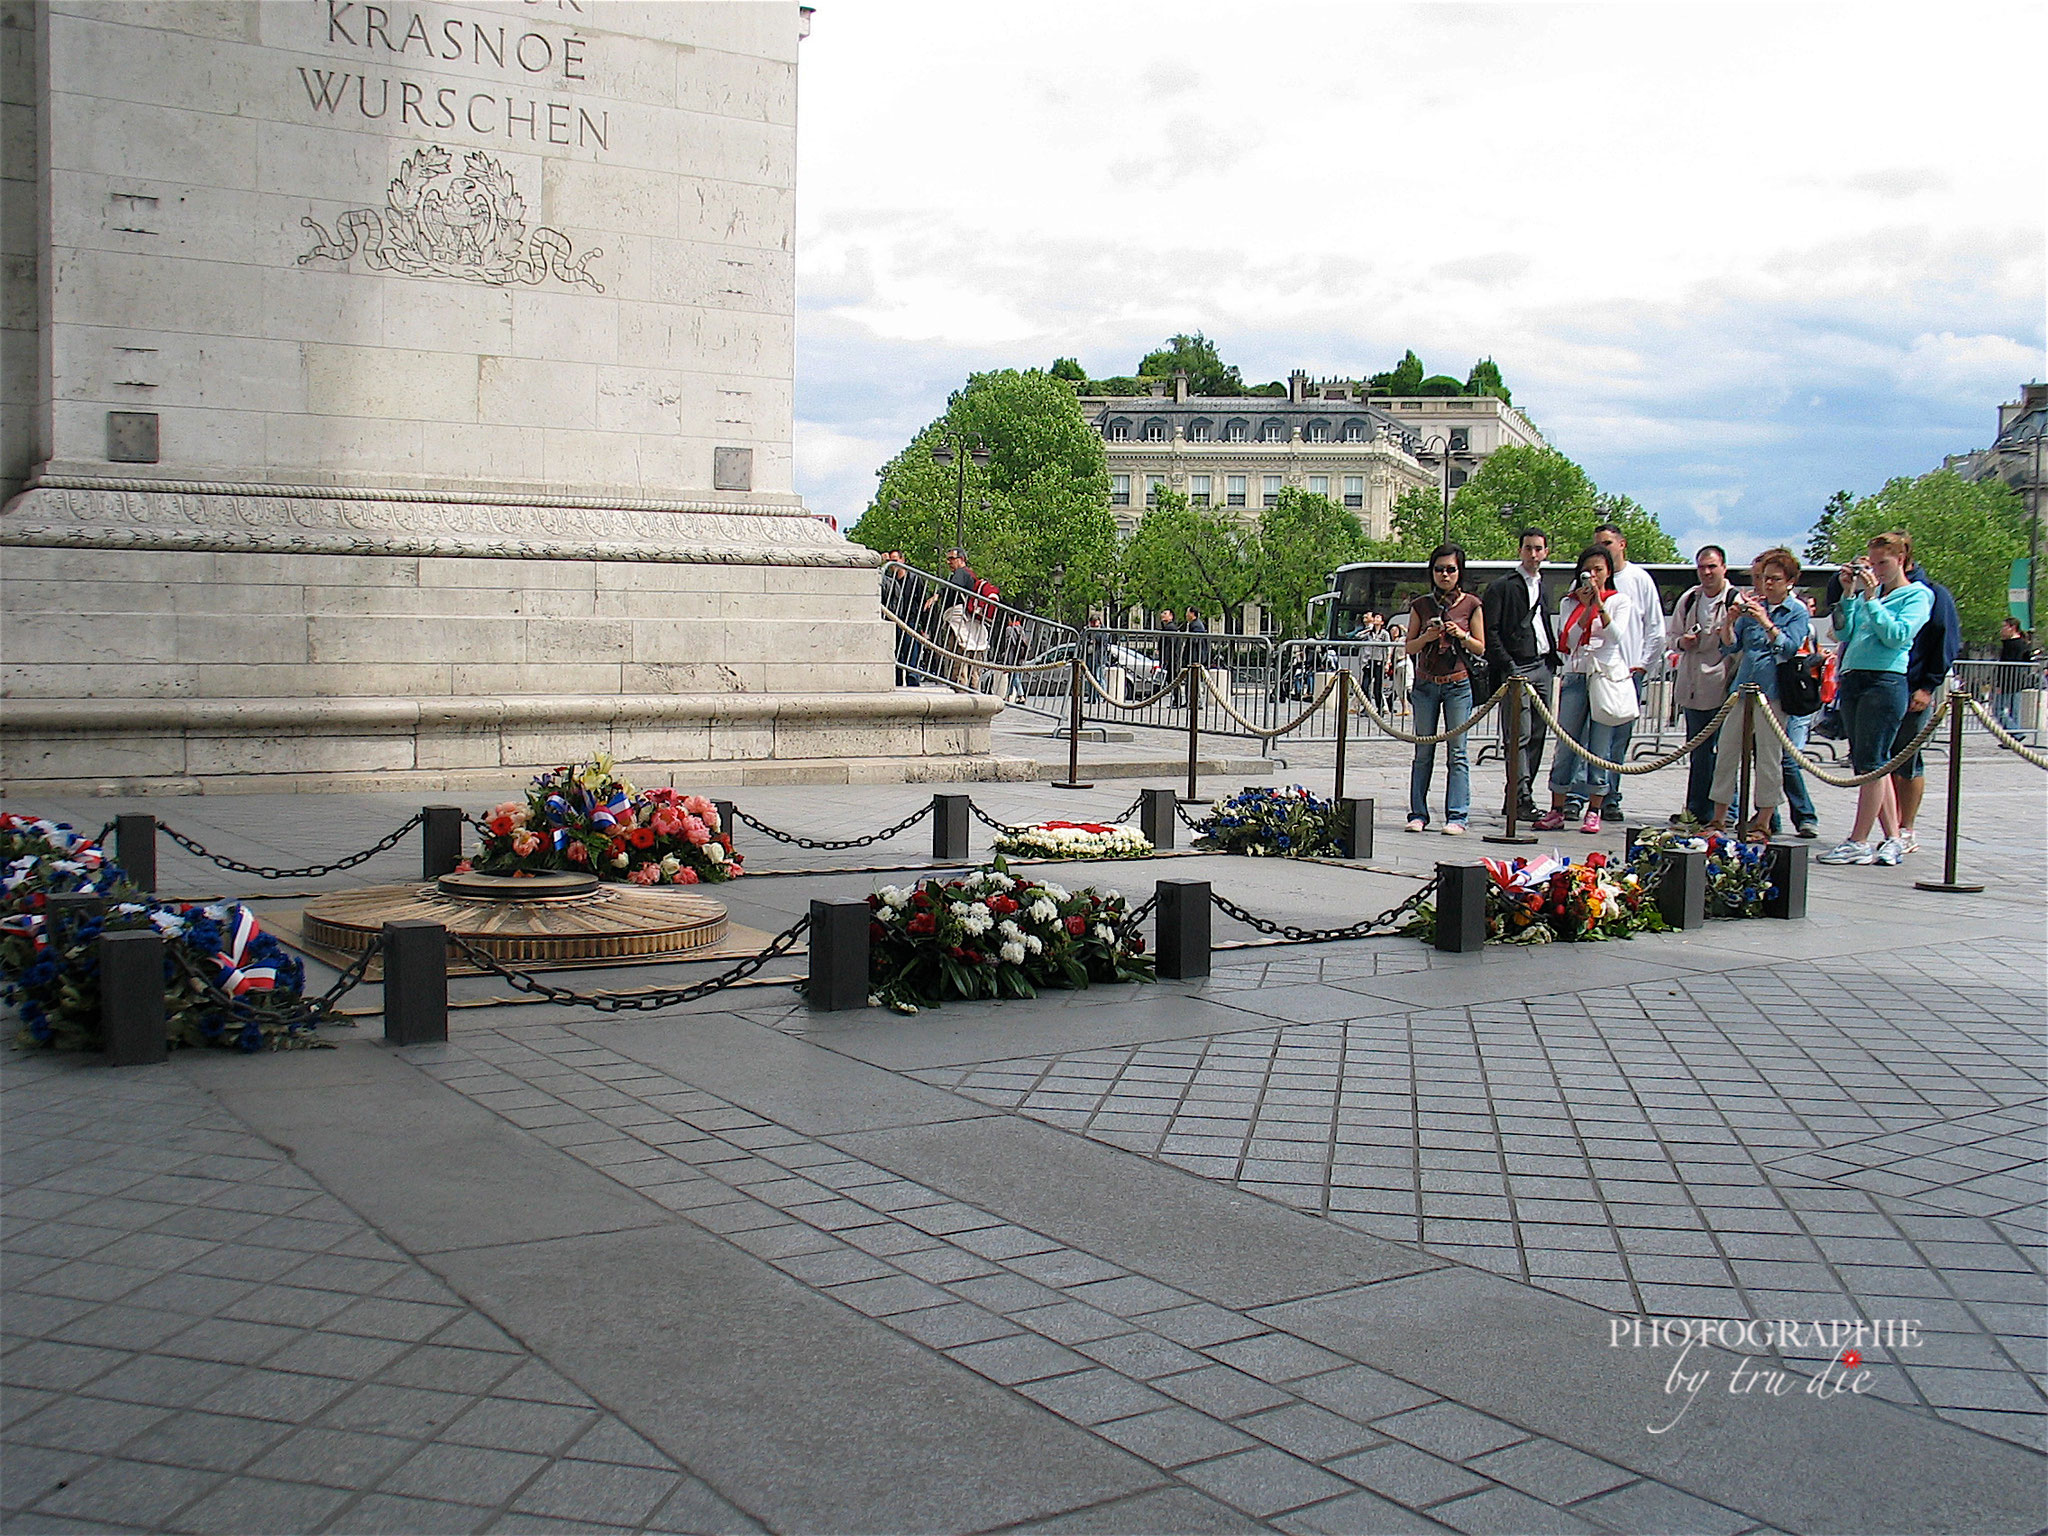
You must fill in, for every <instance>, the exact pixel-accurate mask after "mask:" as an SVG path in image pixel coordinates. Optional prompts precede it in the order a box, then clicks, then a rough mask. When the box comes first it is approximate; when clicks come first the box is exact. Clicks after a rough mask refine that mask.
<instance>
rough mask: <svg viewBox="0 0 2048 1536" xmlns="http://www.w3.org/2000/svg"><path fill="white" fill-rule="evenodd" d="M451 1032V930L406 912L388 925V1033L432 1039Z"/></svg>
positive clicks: (404, 1040)
mask: <svg viewBox="0 0 2048 1536" xmlns="http://www.w3.org/2000/svg"><path fill="white" fill-rule="evenodd" d="M447 1038H448V931H447V930H446V929H445V928H443V927H442V926H441V925H440V924H439V923H429V922H424V921H421V920H418V919H414V918H405V919H402V920H401V921H398V922H392V923H386V924H385V925H384V1039H385V1041H386V1042H387V1043H389V1044H391V1045H431V1044H433V1043H435V1042H437V1041H443V1040H446V1039H447Z"/></svg>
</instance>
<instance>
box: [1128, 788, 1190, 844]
mask: <svg viewBox="0 0 2048 1536" xmlns="http://www.w3.org/2000/svg"><path fill="white" fill-rule="evenodd" d="M1179 804H1180V796H1179V795H1178V794H1176V793H1175V792H1174V791H1172V790H1170V789H1141V790H1139V791H1138V830H1139V831H1141V832H1143V833H1144V834H1145V841H1146V842H1148V843H1150V844H1151V845H1152V846H1153V847H1154V848H1171V847H1172V846H1173V833H1174V825H1173V824H1174V823H1175V822H1176V821H1178V820H1179V819H1180V817H1179V816H1178V815H1176V814H1175V812H1176V808H1177V807H1178V806H1179Z"/></svg>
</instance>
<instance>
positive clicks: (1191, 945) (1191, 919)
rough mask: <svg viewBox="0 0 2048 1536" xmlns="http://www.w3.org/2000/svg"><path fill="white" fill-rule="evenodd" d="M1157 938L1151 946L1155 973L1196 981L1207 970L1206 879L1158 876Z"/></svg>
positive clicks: (1174, 979) (1207, 893)
mask: <svg viewBox="0 0 2048 1536" xmlns="http://www.w3.org/2000/svg"><path fill="white" fill-rule="evenodd" d="M1153 889H1154V893H1155V894H1156V895H1157V897H1158V900H1159V906H1158V942H1157V943H1156V944H1155V945H1154V946H1153V948H1154V951H1155V953H1156V954H1157V956H1158V960H1159V974H1160V975H1161V976H1162V977H1164V978H1165V979H1166V980H1168V981H1200V980H1201V979H1202V978H1203V977H1204V976H1206V975H1208V974H1209V950H1210V943H1209V882H1208V881H1206V880H1161V881H1160V882H1159V883H1158V885H1157V886H1155V887H1154V888H1153Z"/></svg>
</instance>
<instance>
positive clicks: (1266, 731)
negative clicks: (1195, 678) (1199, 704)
mask: <svg viewBox="0 0 2048 1536" xmlns="http://www.w3.org/2000/svg"><path fill="white" fill-rule="evenodd" d="M1343 675H1344V674H1343V673H1341V672H1332V673H1330V674H1328V675H1327V676H1326V677H1324V679H1323V681H1322V684H1321V686H1320V687H1318V688H1317V689H1316V691H1315V694H1314V696H1313V697H1311V698H1310V699H1309V701H1308V704H1307V706H1306V707H1305V708H1304V709H1303V710H1302V712H1301V713H1300V714H1298V715H1296V716H1295V717H1294V718H1293V719H1292V720H1289V721H1288V722H1287V723H1286V724H1285V725H1271V726H1266V725H1257V724H1254V723H1253V722H1252V721H1250V720H1247V719H1245V717H1244V716H1243V715H1241V714H1239V713H1238V712H1237V706H1236V705H1235V704H1233V703H1232V702H1231V701H1230V700H1229V699H1228V698H1226V697H1224V695H1223V693H1222V691H1221V690H1220V689H1218V688H1217V686H1216V679H1215V678H1213V677H1211V676H1210V675H1209V674H1208V673H1207V672H1206V671H1204V672H1203V673H1202V687H1203V689H1204V690H1205V691H1206V692H1207V693H1208V695H1209V697H1210V698H1212V699H1214V700H1215V701H1216V703H1217V705H1218V707H1220V708H1221V709H1222V711H1223V713H1224V714H1226V715H1228V716H1229V717H1230V718H1231V719H1233V720H1235V721H1236V722H1237V723H1238V724H1239V725H1241V726H1243V727H1244V728H1245V730H1246V732H1247V733H1249V734H1250V735H1253V736H1256V737H1258V738H1259V739H1260V740H1262V741H1271V740H1272V739H1273V738H1274V737H1276V736H1284V735H1286V734H1287V733H1288V732H1289V731H1291V730H1293V729H1294V728H1295V727H1296V726H1298V725H1300V724H1301V723H1302V722H1303V721H1304V720H1307V719H1308V718H1310V717H1311V716H1312V715H1314V714H1315V713H1316V712H1317V711H1318V710H1320V709H1321V708H1322V707H1323V704H1324V702H1325V701H1326V700H1327V699H1328V698H1329V697H1330V690H1331V689H1332V688H1335V687H1336V686H1337V679H1338V678H1340V677H1342V676H1343ZM1474 718H1475V719H1476V718H1478V717H1477V716H1474Z"/></svg>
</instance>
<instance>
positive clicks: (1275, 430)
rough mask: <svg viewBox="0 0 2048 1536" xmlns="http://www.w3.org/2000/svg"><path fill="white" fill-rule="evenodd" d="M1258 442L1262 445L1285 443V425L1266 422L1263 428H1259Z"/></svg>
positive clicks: (1281, 422) (1279, 422)
mask: <svg viewBox="0 0 2048 1536" xmlns="http://www.w3.org/2000/svg"><path fill="white" fill-rule="evenodd" d="M1259 441H1260V442H1262V443H1284V442H1286V441H1287V423H1286V422H1284V421H1269V422H1267V423H1266V424H1265V425H1264V426H1262V427H1260V428H1259Z"/></svg>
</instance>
